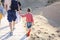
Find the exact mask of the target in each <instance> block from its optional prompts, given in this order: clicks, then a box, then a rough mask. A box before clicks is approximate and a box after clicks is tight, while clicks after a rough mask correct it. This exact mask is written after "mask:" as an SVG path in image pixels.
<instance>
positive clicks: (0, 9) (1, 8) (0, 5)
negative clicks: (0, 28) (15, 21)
mask: <svg viewBox="0 0 60 40" xmlns="http://www.w3.org/2000/svg"><path fill="white" fill-rule="evenodd" d="M3 15H4V14H3V6H2V3H1V1H0V24H1V19H2V17H3Z"/></svg>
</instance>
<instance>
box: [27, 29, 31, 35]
mask: <svg viewBox="0 0 60 40" xmlns="http://www.w3.org/2000/svg"><path fill="white" fill-rule="evenodd" d="M30 32H31V28H29V29H28V32H27V36H30Z"/></svg>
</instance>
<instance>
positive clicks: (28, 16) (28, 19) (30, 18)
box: [21, 8, 34, 37]
mask: <svg viewBox="0 0 60 40" xmlns="http://www.w3.org/2000/svg"><path fill="white" fill-rule="evenodd" d="M21 16H22V17H26V23H27V25H26V26H27V29H28V32H27V37H28V36H30V32H31V26H32V23H33V22H34V20H33V16H32V14H31V10H30V9H29V8H28V9H27V13H26V14H25V15H21Z"/></svg>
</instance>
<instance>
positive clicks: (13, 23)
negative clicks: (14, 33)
mask: <svg viewBox="0 0 60 40" xmlns="http://www.w3.org/2000/svg"><path fill="white" fill-rule="evenodd" d="M14 28H15V21H13V30H14Z"/></svg>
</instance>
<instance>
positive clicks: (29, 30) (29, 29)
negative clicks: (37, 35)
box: [27, 22, 32, 35]
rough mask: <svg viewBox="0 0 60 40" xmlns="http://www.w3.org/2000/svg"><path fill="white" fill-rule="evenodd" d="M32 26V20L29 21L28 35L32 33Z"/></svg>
mask: <svg viewBox="0 0 60 40" xmlns="http://www.w3.org/2000/svg"><path fill="white" fill-rule="evenodd" d="M31 26H32V23H31V22H27V30H28V33H27V34H28V35H30V32H31Z"/></svg>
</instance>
